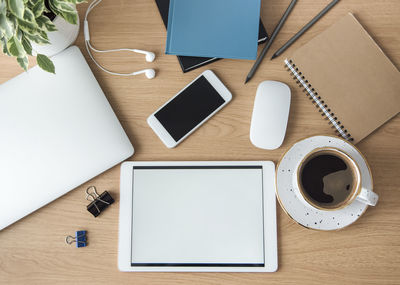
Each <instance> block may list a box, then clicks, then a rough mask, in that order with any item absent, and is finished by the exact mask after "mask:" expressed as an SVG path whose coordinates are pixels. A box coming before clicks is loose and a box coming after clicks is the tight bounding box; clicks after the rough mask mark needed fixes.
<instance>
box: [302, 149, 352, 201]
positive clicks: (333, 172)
mask: <svg viewBox="0 0 400 285" xmlns="http://www.w3.org/2000/svg"><path fill="white" fill-rule="evenodd" d="M298 177H299V184H300V191H301V192H302V194H303V196H304V198H305V199H306V200H308V202H309V203H310V204H312V205H314V206H316V207H317V208H325V209H336V208H339V207H341V206H342V205H343V204H345V203H346V202H348V200H349V199H350V198H351V197H352V196H353V194H354V192H355V191H356V190H357V188H358V185H357V176H356V169H355V168H354V165H353V164H352V163H351V160H350V159H349V158H348V157H347V156H346V155H344V154H343V153H341V152H338V151H336V150H334V149H323V150H319V151H316V152H314V153H312V154H311V155H309V156H308V157H306V158H305V160H304V162H303V163H302V166H301V168H300V170H299V176H298Z"/></svg>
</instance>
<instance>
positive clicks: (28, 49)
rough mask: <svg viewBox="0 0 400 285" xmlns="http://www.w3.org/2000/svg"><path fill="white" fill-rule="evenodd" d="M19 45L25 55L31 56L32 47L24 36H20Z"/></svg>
mask: <svg viewBox="0 0 400 285" xmlns="http://www.w3.org/2000/svg"><path fill="white" fill-rule="evenodd" d="M21 43H22V46H23V47H24V50H25V51H26V53H27V54H29V55H32V45H31V42H30V41H29V40H28V39H27V38H26V36H25V34H23V35H22V41H21Z"/></svg>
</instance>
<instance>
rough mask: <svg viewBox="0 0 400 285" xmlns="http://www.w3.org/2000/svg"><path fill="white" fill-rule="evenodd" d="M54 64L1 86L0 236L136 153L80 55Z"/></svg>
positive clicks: (68, 53) (63, 56) (69, 53)
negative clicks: (51, 68)
mask: <svg viewBox="0 0 400 285" xmlns="http://www.w3.org/2000/svg"><path fill="white" fill-rule="evenodd" d="M52 61H53V62H54V65H55V67H56V74H55V75H54V74H50V73H47V72H45V71H43V70H41V69H40V68H39V67H37V66H36V67H34V68H32V69H30V70H28V71H27V72H24V73H22V74H20V75H18V76H17V77H15V78H13V79H11V80H9V81H8V82H6V83H4V84H2V85H0V197H1V201H2V203H1V204H2V205H1V207H0V230H1V229H3V228H5V227H7V226H8V225H10V224H12V223H14V222H16V221H17V220H19V219H21V218H22V217H24V216H26V215H28V214H30V213H32V212H33V211H35V210H37V209H39V208H40V207H42V206H44V205H46V204H47V203H49V202H51V201H53V200H55V199H57V198H58V197H60V196H62V195H64V194H65V193H67V192H69V191H70V190H72V189H74V188H76V187H78V186H79V185H81V184H82V183H84V182H86V181H88V180H90V179H91V178H93V177H95V176H97V175H99V174H100V173H102V172H104V171H105V170H107V169H109V168H111V167H113V166H114V165H116V164H118V163H120V162H121V161H123V160H125V159H127V158H128V157H130V156H132V155H133V153H134V149H133V146H132V144H131V143H130V141H129V138H128V137H127V135H126V134H125V132H124V130H123V128H122V126H121V124H120V123H119V121H118V119H117V117H116V115H115V114H114V112H113V110H112V108H111V106H110V104H109V103H108V101H107V99H106V97H105V95H104V93H103V91H102V90H101V88H100V86H99V84H98V83H97V81H96V79H95V77H94V76H93V74H92V72H91V70H90V68H89V66H88V65H87V63H86V61H85V58H84V57H83V55H82V53H81V52H80V50H79V49H78V48H77V47H76V46H72V47H70V48H68V49H66V50H65V51H63V52H62V53H60V54H58V55H55V56H54V57H52ZM82 195H83V194H82Z"/></svg>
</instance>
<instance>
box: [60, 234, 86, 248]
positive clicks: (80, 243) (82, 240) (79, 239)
mask: <svg viewBox="0 0 400 285" xmlns="http://www.w3.org/2000/svg"><path fill="white" fill-rule="evenodd" d="M65 242H66V243H67V244H73V243H74V242H75V243H76V247H85V246H86V245H87V239H86V231H77V232H76V233H75V236H74V237H73V236H67V237H66V238H65Z"/></svg>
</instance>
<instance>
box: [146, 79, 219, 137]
mask: <svg viewBox="0 0 400 285" xmlns="http://www.w3.org/2000/svg"><path fill="white" fill-rule="evenodd" d="M224 103H225V100H224V99H223V98H222V97H221V95H219V93H218V92H217V91H216V90H215V89H214V87H213V86H212V85H211V84H210V83H209V82H208V80H207V79H206V78H205V77H204V76H201V77H199V79H197V80H196V81H195V82H193V83H192V84H191V85H190V86H188V87H187V88H186V89H185V90H184V91H182V92H181V93H180V94H179V95H178V96H176V97H175V98H174V99H173V100H172V101H171V102H169V103H168V104H167V105H165V106H164V108H162V109H161V110H159V111H158V112H157V113H155V114H154V116H155V117H156V118H157V119H158V120H159V121H160V123H161V124H162V125H163V126H164V128H165V129H166V130H167V131H168V133H169V134H170V135H171V136H172V138H173V139H174V140H175V141H179V140H180V139H181V138H183V137H184V136H185V135H186V134H187V133H188V132H190V131H191V130H192V129H193V128H195V127H196V126H197V125H198V124H200V123H201V122H202V121H203V120H204V119H205V118H207V117H208V116H209V115H210V114H211V113H212V112H214V111H215V110H216V109H218V108H219V107H220V106H221V105H223V104H224Z"/></svg>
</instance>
